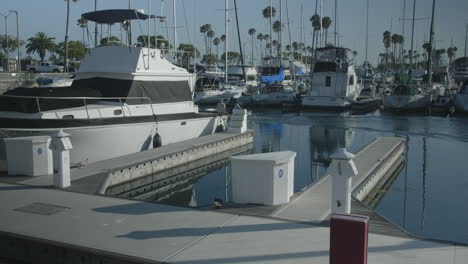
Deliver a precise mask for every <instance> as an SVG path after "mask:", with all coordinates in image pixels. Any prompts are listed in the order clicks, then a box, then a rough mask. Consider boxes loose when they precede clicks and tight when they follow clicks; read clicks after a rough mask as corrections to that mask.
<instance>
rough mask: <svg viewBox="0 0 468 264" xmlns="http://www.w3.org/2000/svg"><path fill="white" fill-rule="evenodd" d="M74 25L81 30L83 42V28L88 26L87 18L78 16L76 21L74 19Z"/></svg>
mask: <svg viewBox="0 0 468 264" xmlns="http://www.w3.org/2000/svg"><path fill="white" fill-rule="evenodd" d="M76 25H77V26H79V27H80V28H81V29H82V30H83V43H85V42H86V41H85V28H86V27H87V26H88V20H86V19H85V18H80V19H78V21H76Z"/></svg>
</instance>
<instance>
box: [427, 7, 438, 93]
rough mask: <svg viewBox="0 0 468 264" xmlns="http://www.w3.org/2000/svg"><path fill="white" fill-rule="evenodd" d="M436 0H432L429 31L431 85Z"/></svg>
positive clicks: (430, 79) (430, 78)
mask: <svg viewBox="0 0 468 264" xmlns="http://www.w3.org/2000/svg"><path fill="white" fill-rule="evenodd" d="M435 4H436V0H432V16H431V32H430V33H429V34H430V35H429V52H428V54H427V57H428V58H427V74H428V77H429V80H428V82H429V86H430V85H431V84H432V43H433V42H434V13H435Z"/></svg>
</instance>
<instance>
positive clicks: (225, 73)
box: [224, 0, 229, 83]
mask: <svg viewBox="0 0 468 264" xmlns="http://www.w3.org/2000/svg"><path fill="white" fill-rule="evenodd" d="M228 5H229V0H226V3H225V9H224V12H225V14H224V18H225V19H224V20H225V21H224V35H225V36H226V39H225V40H224V83H227V81H228V74H227V72H228V40H229V37H228V20H229V13H228Z"/></svg>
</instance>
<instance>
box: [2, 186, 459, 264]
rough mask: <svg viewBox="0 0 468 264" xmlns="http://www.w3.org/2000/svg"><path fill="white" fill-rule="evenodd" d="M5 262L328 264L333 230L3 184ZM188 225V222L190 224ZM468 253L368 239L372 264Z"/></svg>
mask: <svg viewBox="0 0 468 264" xmlns="http://www.w3.org/2000/svg"><path fill="white" fill-rule="evenodd" d="M0 190H1V192H0V199H1V200H2V201H8V202H4V203H2V204H1V205H0V209H1V210H0V217H1V219H2V221H1V222H0V244H1V247H2V248H3V249H8V250H2V251H0V257H1V258H4V259H15V260H19V261H25V262H27V261H33V262H34V263H58V262H60V261H62V262H63V263H86V264H87V263H200V264H201V263H329V256H328V254H329V251H328V250H329V232H330V230H329V228H328V227H323V226H316V225H311V224H303V223H298V222H294V221H281V220H274V219H268V218H264V217H263V218H260V217H251V216H242V215H237V214H229V213H219V212H207V211H200V210H193V209H186V208H180V207H172V206H166V205H160V204H154V203H145V202H140V201H131V200H126V199H120V198H113V197H106V196H99V195H89V194H82V193H74V192H68V191H61V190H52V189H44V188H38V187H34V186H25V185H13V184H0ZM188 219H190V221H188ZM467 259H468V248H467V247H463V246H459V245H454V244H442V243H435V242H429V241H423V240H415V239H407V238H401V237H391V236H384V235H378V234H369V260H368V261H369V263H379V264H387V263H445V262H450V263H455V264H463V263H466V261H467Z"/></svg>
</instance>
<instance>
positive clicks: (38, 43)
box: [26, 32, 55, 62]
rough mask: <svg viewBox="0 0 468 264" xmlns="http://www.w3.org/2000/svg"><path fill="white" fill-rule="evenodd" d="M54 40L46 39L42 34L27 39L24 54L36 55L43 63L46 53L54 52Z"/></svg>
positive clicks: (44, 34)
mask: <svg viewBox="0 0 468 264" xmlns="http://www.w3.org/2000/svg"><path fill="white" fill-rule="evenodd" d="M54 40H55V38H51V37H48V36H47V35H46V33H44V32H38V33H36V36H35V37H32V38H29V39H28V44H26V52H27V53H28V54H31V53H37V54H38V55H39V58H41V62H42V61H44V58H45V55H46V52H47V51H49V52H53V51H54V50H55V43H54Z"/></svg>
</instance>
